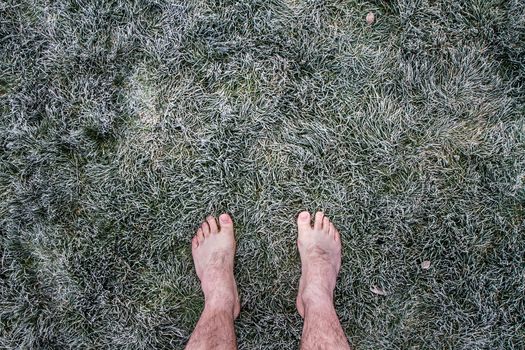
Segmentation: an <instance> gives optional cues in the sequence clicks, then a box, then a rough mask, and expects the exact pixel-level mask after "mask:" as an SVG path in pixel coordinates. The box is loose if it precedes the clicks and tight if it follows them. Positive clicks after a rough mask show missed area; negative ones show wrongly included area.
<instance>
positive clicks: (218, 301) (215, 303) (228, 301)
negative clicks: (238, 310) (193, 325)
mask: <svg viewBox="0 0 525 350" xmlns="http://www.w3.org/2000/svg"><path fill="white" fill-rule="evenodd" d="M234 310H235V301H234V300H233V298H230V297H224V298H222V297H215V296H214V297H206V296H205V301H204V311H207V312H210V313H214V314H215V313H221V312H226V313H228V314H232V315H233V314H234Z"/></svg>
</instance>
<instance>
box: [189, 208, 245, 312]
mask: <svg viewBox="0 0 525 350" xmlns="http://www.w3.org/2000/svg"><path fill="white" fill-rule="evenodd" d="M219 225H220V227H219ZM219 225H218V224H217V220H215V218H214V217H213V216H208V218H206V221H204V222H203V223H202V225H201V226H200V227H199V229H198V230H197V234H196V235H195V237H193V239H192V241H191V248H192V254H193V262H194V263H195V270H197V276H199V279H200V281H201V286H202V291H203V292H204V298H205V306H204V307H205V308H213V309H217V308H219V309H224V308H226V309H227V310H228V312H229V311H231V312H232V313H233V317H234V318H237V316H238V315H239V311H240V305H239V294H238V293H237V285H236V284H235V278H234V277H233V257H234V254H235V237H234V235H233V221H232V219H231V217H230V216H229V215H228V214H221V215H220V216H219Z"/></svg>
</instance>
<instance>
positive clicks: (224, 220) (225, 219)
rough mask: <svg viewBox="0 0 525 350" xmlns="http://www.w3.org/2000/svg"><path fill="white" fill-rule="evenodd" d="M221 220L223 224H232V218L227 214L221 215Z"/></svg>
mask: <svg viewBox="0 0 525 350" xmlns="http://www.w3.org/2000/svg"><path fill="white" fill-rule="evenodd" d="M220 219H221V222H222V223H223V224H229V223H230V222H231V221H230V217H229V216H228V215H226V214H223V215H221V217H220Z"/></svg>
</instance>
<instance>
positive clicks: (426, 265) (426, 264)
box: [421, 260, 430, 270]
mask: <svg viewBox="0 0 525 350" xmlns="http://www.w3.org/2000/svg"><path fill="white" fill-rule="evenodd" d="M421 268H422V269H423V270H428V269H429V268H430V261H428V260H425V261H423V262H422V263H421Z"/></svg>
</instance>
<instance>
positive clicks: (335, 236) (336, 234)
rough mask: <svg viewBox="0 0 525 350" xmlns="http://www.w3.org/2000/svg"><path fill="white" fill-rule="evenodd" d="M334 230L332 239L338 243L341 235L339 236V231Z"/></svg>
mask: <svg viewBox="0 0 525 350" xmlns="http://www.w3.org/2000/svg"><path fill="white" fill-rule="evenodd" d="M334 229H335V232H334V239H335V240H336V241H337V242H339V241H340V240H341V235H340V234H339V230H338V229H336V228H334Z"/></svg>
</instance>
